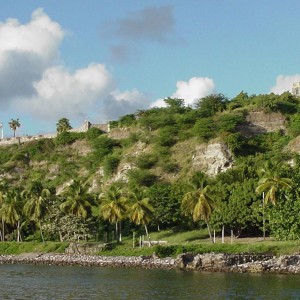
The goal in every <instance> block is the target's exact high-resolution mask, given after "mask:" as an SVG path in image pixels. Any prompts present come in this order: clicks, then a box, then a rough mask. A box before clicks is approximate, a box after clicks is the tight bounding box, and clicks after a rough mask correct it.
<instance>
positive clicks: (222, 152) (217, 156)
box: [192, 143, 233, 176]
mask: <svg viewBox="0 0 300 300" xmlns="http://www.w3.org/2000/svg"><path fill="white" fill-rule="evenodd" d="M192 159H193V162H192V164H193V167H194V169H196V170H199V171H202V172H204V173H206V174H207V175H209V176H215V175H217V174H219V173H221V172H224V171H226V170H228V169H230V168H231V167H232V164H233V157H232V154H231V152H230V150H229V149H228V147H227V146H226V145H225V144H223V143H210V144H208V145H205V144H201V145H198V146H196V153H195V154H194V155H193V158H192Z"/></svg>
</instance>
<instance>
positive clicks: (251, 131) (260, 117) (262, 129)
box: [237, 111, 286, 137]
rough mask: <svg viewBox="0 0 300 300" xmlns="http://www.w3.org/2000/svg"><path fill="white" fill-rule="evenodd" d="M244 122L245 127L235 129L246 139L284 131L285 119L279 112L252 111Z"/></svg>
mask: <svg viewBox="0 0 300 300" xmlns="http://www.w3.org/2000/svg"><path fill="white" fill-rule="evenodd" d="M246 120H247V122H248V124H247V125H243V126H238V128H237V129H238V131H240V132H241V133H242V134H243V135H244V136H246V137H251V136H253V135H257V134H262V133H266V132H274V131H278V130H285V129H286V128H285V121H286V120H285V117H284V116H283V114H281V113H279V112H271V113H265V112H262V111H252V112H250V113H249V114H248V115H247V117H246Z"/></svg>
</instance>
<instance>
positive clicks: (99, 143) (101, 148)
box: [92, 136, 119, 161]
mask: <svg viewBox="0 0 300 300" xmlns="http://www.w3.org/2000/svg"><path fill="white" fill-rule="evenodd" d="M116 146H119V143H118V142H117V141H115V140H113V139H111V138H109V137H107V136H100V137H98V138H96V139H95V140H93V141H92V147H93V152H92V156H93V159H94V160H96V161H102V160H103V158H104V157H105V156H106V155H108V154H110V153H112V151H113V148H114V147H116Z"/></svg>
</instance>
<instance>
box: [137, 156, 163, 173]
mask: <svg viewBox="0 0 300 300" xmlns="http://www.w3.org/2000/svg"><path fill="white" fill-rule="evenodd" d="M157 160H158V159H157V157H156V156H155V155H153V154H150V153H142V154H140V155H139V156H138V157H137V159H136V165H137V167H139V168H141V169H150V168H152V167H153V166H154V165H155V164H156V162H157Z"/></svg>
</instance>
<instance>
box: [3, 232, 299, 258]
mask: <svg viewBox="0 0 300 300" xmlns="http://www.w3.org/2000/svg"><path fill="white" fill-rule="evenodd" d="M150 237H151V240H152V241H167V244H166V245H164V246H153V247H147V246H146V247H143V248H140V247H139V246H138V240H139V237H138V236H136V240H135V242H136V247H135V248H133V247H132V242H133V241H132V236H131V237H130V236H128V237H124V238H123V240H122V243H119V244H115V245H113V247H112V249H111V250H103V251H101V252H99V253H98V254H99V255H106V256H140V255H145V256H149V255H152V254H153V253H154V252H155V253H156V254H157V255H159V256H161V257H164V256H173V257H175V256H177V255H178V254H180V253H183V252H193V253H209V252H215V253H232V254H237V253H265V254H270V255H275V256H278V255H289V254H295V253H300V241H275V240H272V239H271V238H267V239H266V240H265V241H263V240H262V239H261V238H241V239H235V238H234V239H232V240H231V238H230V237H226V238H225V243H224V244H222V243H221V238H220V237H217V238H216V243H215V244H212V243H211V241H210V239H209V238H208V236H207V231H206V230H205V229H201V230H194V231H185V232H173V231H171V230H165V231H160V232H150ZM67 247H68V243H59V242H46V243H38V242H23V243H17V242H2V243H0V254H21V253H30V252H42V253H49V252H56V253H63V252H64V251H65V249H66V248H67Z"/></svg>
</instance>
